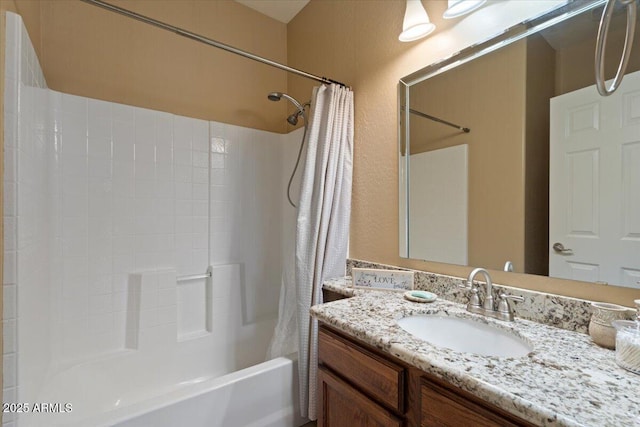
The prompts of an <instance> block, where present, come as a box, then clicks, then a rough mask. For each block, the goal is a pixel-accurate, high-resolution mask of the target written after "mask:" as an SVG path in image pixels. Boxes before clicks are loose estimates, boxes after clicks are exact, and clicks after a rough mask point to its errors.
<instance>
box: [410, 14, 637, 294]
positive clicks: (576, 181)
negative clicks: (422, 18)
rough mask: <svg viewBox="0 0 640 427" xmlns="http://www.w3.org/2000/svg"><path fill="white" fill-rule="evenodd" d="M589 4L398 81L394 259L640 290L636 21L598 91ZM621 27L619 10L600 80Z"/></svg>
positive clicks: (594, 22)
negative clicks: (616, 79) (622, 61)
mask: <svg viewBox="0 0 640 427" xmlns="http://www.w3.org/2000/svg"><path fill="white" fill-rule="evenodd" d="M584 4H585V3H584V2H583V3H582V5H581V6H582V7H583V6H584ZM590 4H592V5H593V6H594V7H590V8H588V9H587V10H584V11H581V12H580V11H578V10H577V9H578V6H580V5H576V4H575V3H573V4H572V3H570V4H568V5H567V6H565V7H563V8H562V9H559V10H556V11H554V12H551V13H550V14H549V15H547V16H544V17H541V18H537V19H535V20H532V21H530V22H529V23H525V24H521V25H520V26H518V27H514V28H512V29H511V30H509V31H508V32H507V33H506V34H504V35H500V36H498V38H496V40H494V41H488V42H485V43H482V44H480V45H478V46H475V47H472V48H469V49H467V50H465V51H462V52H461V53H460V54H458V55H456V56H454V57H452V58H450V59H448V60H445V61H443V62H442V63H439V64H434V65H432V66H429V67H427V68H425V69H424V70H421V71H419V72H417V73H414V74H412V75H411V76H407V77H406V78H403V79H402V80H401V82H400V85H399V94H400V96H399V102H400V108H399V114H400V132H399V134H400V168H399V170H400V180H399V181H400V186H401V188H400V195H401V196H400V217H401V220H400V235H401V239H400V254H401V256H405V257H408V258H415V259H423V260H429V261H437V262H446V263H452V264H462V265H472V266H482V267H486V268H491V269H497V270H501V269H502V268H503V266H504V265H505V262H507V261H511V262H512V264H513V266H514V271H516V272H519V273H531V274H538V275H549V276H552V277H562V278H568V279H574V280H583V281H589V282H606V283H609V284H616V285H622V286H629V287H638V288H640V283H639V282H638V281H640V71H638V70H640V30H638V31H636V35H635V42H634V47H635V50H636V51H635V52H632V54H631V61H630V64H629V68H628V69H627V74H626V76H625V78H624V80H623V83H622V85H621V86H620V89H619V90H618V92H616V93H615V94H614V95H612V96H609V97H606V98H603V97H600V96H599V95H598V93H597V90H596V88H595V77H594V76H595V74H594V49H595V43H596V36H597V31H598V23H599V19H600V16H601V13H602V6H600V7H595V5H597V2H595V3H590ZM578 12H580V13H578ZM562 18H567V19H564V20H562V21H561V22H558V23H556V24H554V25H553V26H550V27H549V26H548V25H547V24H545V23H546V22H550V21H549V20H552V19H553V20H555V21H560V20H561V19H562ZM555 21H554V22H555ZM638 21H639V22H640V17H639V18H638ZM625 25H626V15H625V9H624V8H620V10H619V11H617V13H615V15H614V18H613V20H612V24H611V30H610V34H609V38H608V46H607V51H606V52H607V58H606V75H607V77H610V76H613V75H614V74H615V71H616V68H617V65H618V62H619V56H620V52H621V50H622V45H623V44H624V34H625ZM538 27H543V29H542V30H541V31H539V32H535V31H534V30H535V29H537V28H538ZM524 32H527V33H531V34H529V35H528V36H527V37H526V38H524V37H521V35H522V34H523V33H524ZM494 43H495V45H494ZM497 47H499V48H497ZM489 50H490V51H491V52H490V53H487V54H484V53H485V52H486V51H489ZM434 118H435V119H436V120H434ZM465 130H469V131H468V132H467V131H465Z"/></svg>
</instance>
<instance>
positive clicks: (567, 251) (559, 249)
mask: <svg viewBox="0 0 640 427" xmlns="http://www.w3.org/2000/svg"><path fill="white" fill-rule="evenodd" d="M553 250H554V251H556V252H558V253H561V254H570V253H573V249H569V248H565V247H564V245H563V244H562V243H560V242H556V243H554V244H553Z"/></svg>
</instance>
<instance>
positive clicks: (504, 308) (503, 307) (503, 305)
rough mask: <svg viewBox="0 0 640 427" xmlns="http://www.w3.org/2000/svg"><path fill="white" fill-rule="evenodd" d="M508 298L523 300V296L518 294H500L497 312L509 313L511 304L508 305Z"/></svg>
mask: <svg viewBox="0 0 640 427" xmlns="http://www.w3.org/2000/svg"><path fill="white" fill-rule="evenodd" d="M509 300H513V301H519V302H522V301H524V298H523V297H521V296H518V295H509V294H504V293H503V294H500V301H499V302H498V312H499V313H504V314H507V313H511V306H509Z"/></svg>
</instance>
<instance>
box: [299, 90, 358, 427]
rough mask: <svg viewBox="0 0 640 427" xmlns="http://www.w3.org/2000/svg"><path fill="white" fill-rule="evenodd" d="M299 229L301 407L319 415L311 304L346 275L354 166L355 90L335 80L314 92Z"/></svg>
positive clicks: (313, 416)
mask: <svg viewBox="0 0 640 427" xmlns="http://www.w3.org/2000/svg"><path fill="white" fill-rule="evenodd" d="M311 112H312V115H311V118H310V123H309V130H308V138H307V156H306V161H305V167H304V172H303V175H302V184H301V188H300V201H299V203H298V219H297V230H296V265H295V280H296V286H297V318H298V335H299V349H298V371H299V374H300V375H299V378H300V408H301V411H302V415H303V416H308V417H309V418H310V419H312V420H315V419H316V418H317V416H316V378H317V375H316V374H317V367H318V351H317V345H318V339H317V337H318V324H317V321H316V320H313V319H311V317H310V315H309V308H310V307H311V306H312V305H314V304H319V303H321V302H322V282H323V281H324V280H326V279H328V278H331V277H338V276H344V275H345V269H346V260H347V250H348V242H349V216H350V213H351V175H352V170H353V92H352V91H351V90H350V89H347V88H344V87H341V86H339V85H336V84H332V85H331V86H326V85H323V86H320V87H316V88H315V89H314V92H313V102H312V107H311Z"/></svg>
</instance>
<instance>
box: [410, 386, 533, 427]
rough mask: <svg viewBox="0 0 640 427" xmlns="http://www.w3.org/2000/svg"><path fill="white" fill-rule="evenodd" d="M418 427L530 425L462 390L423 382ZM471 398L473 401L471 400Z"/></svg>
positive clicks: (510, 426)
mask: <svg viewBox="0 0 640 427" xmlns="http://www.w3.org/2000/svg"><path fill="white" fill-rule="evenodd" d="M420 394H421V399H420V400H421V418H420V419H421V421H420V426H421V427H467V426H468V427H512V426H520V427H524V426H526V427H529V426H533V425H532V424H530V423H528V422H527V421H525V420H521V419H519V418H517V417H515V416H513V415H511V414H509V413H507V412H505V411H503V410H501V409H499V408H497V407H494V406H492V405H489V404H488V403H486V402H481V401H477V400H475V399H477V398H473V397H472V396H471V395H468V394H467V393H466V392H464V391H463V390H456V391H454V390H452V389H450V388H449V387H444V386H442V385H441V384H439V383H438V382H437V381H435V380H434V381H431V380H429V379H427V378H423V379H422V385H421V393H420ZM470 399H474V400H475V401H474V400H470Z"/></svg>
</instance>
